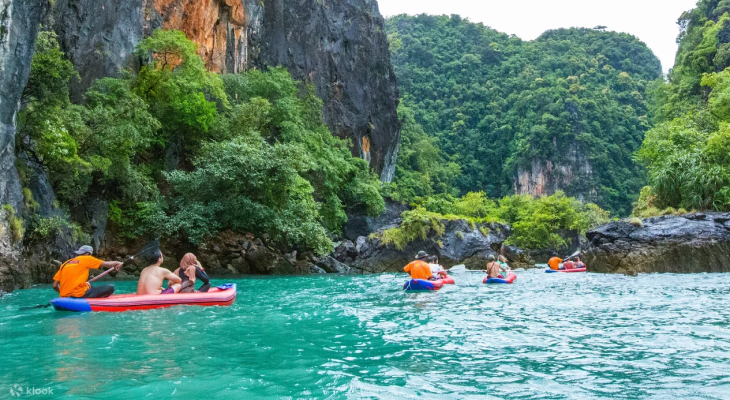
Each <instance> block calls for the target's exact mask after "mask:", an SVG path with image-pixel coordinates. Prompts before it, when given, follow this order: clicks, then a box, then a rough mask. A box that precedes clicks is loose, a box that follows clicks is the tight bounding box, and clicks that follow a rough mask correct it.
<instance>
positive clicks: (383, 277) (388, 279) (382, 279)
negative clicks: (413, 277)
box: [378, 275, 395, 282]
mask: <svg viewBox="0 0 730 400" xmlns="http://www.w3.org/2000/svg"><path fill="white" fill-rule="evenodd" d="M378 279H380V282H392V281H394V280H395V275H380V277H379V278H378Z"/></svg>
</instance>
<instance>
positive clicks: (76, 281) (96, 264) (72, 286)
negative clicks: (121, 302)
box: [53, 246, 122, 299]
mask: <svg viewBox="0 0 730 400" xmlns="http://www.w3.org/2000/svg"><path fill="white" fill-rule="evenodd" d="M93 253H94V248H93V247H91V246H81V247H80V248H79V249H78V250H76V251H74V254H76V257H74V258H72V259H70V260H68V261H66V262H65V263H63V264H61V266H60V267H59V268H58V272H56V275H54V276H53V290H55V291H57V292H58V294H59V295H60V296H61V297H76V298H79V297H83V298H87V299H91V298H100V297H109V296H111V295H112V294H113V293H114V286H112V285H102V286H91V284H90V283H88V282H86V281H87V280H89V270H90V269H109V268H114V269H115V270H117V271H119V268H121V267H122V263H121V262H119V261H102V260H99V259H98V258H95V257H93V256H92V254H93Z"/></svg>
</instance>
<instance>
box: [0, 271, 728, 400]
mask: <svg viewBox="0 0 730 400" xmlns="http://www.w3.org/2000/svg"><path fill="white" fill-rule="evenodd" d="M555 275H561V274H554V275H553V274H544V273H542V272H541V271H528V272H522V273H520V274H519V278H518V280H517V282H516V283H515V284H513V285H495V286H485V285H481V284H480V281H479V277H477V276H473V275H467V276H459V277H457V278H458V279H457V285H455V286H447V287H445V288H444V289H443V290H441V291H440V292H437V293H423V294H405V293H403V292H402V291H401V290H400V287H401V285H402V282H400V281H399V280H397V281H394V282H389V283H386V284H383V283H381V282H380V281H379V280H378V279H377V277H333V276H325V277H291V278H250V279H240V280H237V281H236V282H237V283H238V287H239V294H238V300H237V301H236V303H235V304H234V305H232V306H231V307H221V308H218V307H212V308H203V307H174V308H170V309H164V310H151V311H141V312H126V313H87V314H69V313H60V312H55V311H52V310H34V311H25V312H20V311H19V310H18V308H19V307H21V306H25V305H29V304H37V303H40V302H43V301H45V300H47V299H48V298H50V297H52V295H53V291H52V290H51V289H50V288H48V287H38V288H35V289H31V290H23V291H18V292H16V293H13V294H12V295H9V296H6V297H4V298H2V299H0V365H2V368H0V393H2V394H3V395H4V394H5V393H7V390H9V387H10V386H11V385H12V384H20V385H23V386H31V387H51V388H54V394H56V395H58V394H61V395H67V396H71V397H77V398H92V397H93V398H110V399H111V398H114V399H118V398H122V399H124V398H129V399H139V398H143V397H149V398H158V397H180V398H188V397H200V398H221V399H230V398H251V397H255V398H280V397H286V396H291V397H296V398H301V397H305V398H323V397H324V398H327V397H329V398H415V397H424V396H425V397H438V398H469V397H475V398H485V397H486V398H490V397H491V398H520V399H521V398H526V399H528V398H529V399H595V398H620V399H636V398H715V399H727V398H730V395H728V393H730V374H729V373H728V371H730V330H729V326H728V324H729V322H728V321H729V317H730V283H728V279H727V277H728V275H722V274H701V275H691V276H677V275H642V276H639V277H638V278H628V277H623V276H607V275H597V274H566V275H561V276H555ZM404 278H405V277H404ZM403 280H405V279H403ZM219 283H222V282H219ZM117 288H118V291H120V292H128V291H133V290H134V288H135V286H134V283H133V282H120V283H117ZM5 386H7V387H5Z"/></svg>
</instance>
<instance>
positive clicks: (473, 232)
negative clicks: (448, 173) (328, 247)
mask: <svg viewBox="0 0 730 400" xmlns="http://www.w3.org/2000/svg"><path fill="white" fill-rule="evenodd" d="M442 222H443V223H444V225H445V231H444V234H443V235H442V236H441V237H430V238H428V239H426V240H419V241H415V242H412V243H410V244H408V245H407V246H406V247H405V248H404V249H403V250H398V249H396V248H395V247H392V246H385V245H383V244H382V243H381V241H380V239H379V237H378V235H374V236H373V237H364V236H362V237H359V238H357V242H356V245H355V248H356V250H357V253H358V255H357V258H356V259H355V262H354V263H353V264H352V265H351V266H352V268H354V269H355V270H358V271H359V272H365V273H380V272H398V271H402V270H403V267H404V266H405V265H406V264H408V263H409V262H411V261H413V259H414V257H415V255H416V253H418V251H420V250H424V251H426V252H427V253H429V254H433V255H436V256H438V257H439V263H440V264H442V265H443V266H444V267H446V268H450V267H453V266H454V265H457V264H466V266H467V267H468V268H470V269H479V268H483V267H484V265H485V264H486V262H487V257H488V256H489V255H494V256H496V255H497V252H498V251H499V249H500V248H501V247H502V244H503V243H504V241H505V240H506V239H507V236H508V235H509V232H510V230H509V227H507V226H506V225H500V224H490V225H485V226H482V228H483V229H484V228H487V227H488V228H489V232H487V235H486V236H485V235H484V234H483V233H482V232H481V230H480V229H479V227H477V226H475V227H474V228H472V227H470V226H469V224H468V223H467V222H466V221H464V220H444V221H442Z"/></svg>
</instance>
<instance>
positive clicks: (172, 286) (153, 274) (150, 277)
mask: <svg viewBox="0 0 730 400" xmlns="http://www.w3.org/2000/svg"><path fill="white" fill-rule="evenodd" d="M161 264H162V255H160V258H159V259H158V260H157V263H155V264H152V265H150V266H149V267H147V268H145V269H143V270H142V273H141V274H139V282H137V294H163V293H164V294H167V293H178V292H179V291H180V288H181V287H182V285H181V282H182V280H181V279H180V277H179V276H177V275H175V274H173V273H172V272H171V271H170V270H168V269H165V268H162V267H160V265H161ZM165 279H167V281H168V288H167V289H164V290H163V289H162V283H163V282H164V281H165Z"/></svg>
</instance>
